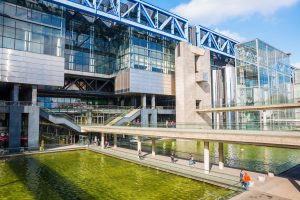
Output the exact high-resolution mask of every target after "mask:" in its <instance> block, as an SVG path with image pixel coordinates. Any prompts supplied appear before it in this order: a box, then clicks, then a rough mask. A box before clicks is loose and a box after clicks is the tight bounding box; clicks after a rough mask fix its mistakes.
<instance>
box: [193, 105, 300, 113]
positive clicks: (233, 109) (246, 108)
mask: <svg viewBox="0 0 300 200" xmlns="http://www.w3.org/2000/svg"><path fill="white" fill-rule="evenodd" d="M293 108H300V103H287V104H273V105H254V106H235V107H220V108H200V109H196V112H198V113H199V114H202V113H212V112H236V111H258V110H280V109H293Z"/></svg>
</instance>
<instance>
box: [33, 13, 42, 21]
mask: <svg viewBox="0 0 300 200" xmlns="http://www.w3.org/2000/svg"><path fill="white" fill-rule="evenodd" d="M31 20H32V21H35V22H42V14H41V13H40V12H37V11H34V10H32V13H31Z"/></svg>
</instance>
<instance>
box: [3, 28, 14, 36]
mask: <svg viewBox="0 0 300 200" xmlns="http://www.w3.org/2000/svg"><path fill="white" fill-rule="evenodd" d="M3 36H5V37H10V38H15V28H10V27H4V30H3Z"/></svg>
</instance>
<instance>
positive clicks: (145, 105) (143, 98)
mask: <svg viewBox="0 0 300 200" xmlns="http://www.w3.org/2000/svg"><path fill="white" fill-rule="evenodd" d="M141 104H142V107H143V108H147V95H146V94H143V95H142V98H141Z"/></svg>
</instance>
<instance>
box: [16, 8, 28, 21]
mask: <svg viewBox="0 0 300 200" xmlns="http://www.w3.org/2000/svg"><path fill="white" fill-rule="evenodd" d="M17 17H19V18H21V19H27V9H26V8H24V7H17Z"/></svg>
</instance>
